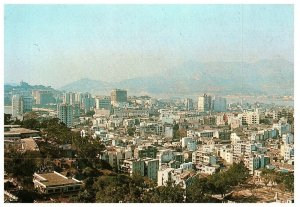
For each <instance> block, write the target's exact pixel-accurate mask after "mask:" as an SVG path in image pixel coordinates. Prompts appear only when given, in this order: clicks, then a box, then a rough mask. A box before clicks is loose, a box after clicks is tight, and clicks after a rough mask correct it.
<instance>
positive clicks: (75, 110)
mask: <svg viewBox="0 0 300 207" xmlns="http://www.w3.org/2000/svg"><path fill="white" fill-rule="evenodd" d="M73 115H74V117H80V105H79V103H75V104H74V105H73Z"/></svg>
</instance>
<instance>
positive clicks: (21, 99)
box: [12, 95, 32, 118]
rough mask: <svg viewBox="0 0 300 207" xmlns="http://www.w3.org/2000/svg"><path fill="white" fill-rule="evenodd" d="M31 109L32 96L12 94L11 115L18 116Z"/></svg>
mask: <svg viewBox="0 0 300 207" xmlns="http://www.w3.org/2000/svg"><path fill="white" fill-rule="evenodd" d="M30 111H32V97H31V96H22V95H13V97H12V117H17V118H20V116H22V115H23V114H24V113H26V112H30Z"/></svg>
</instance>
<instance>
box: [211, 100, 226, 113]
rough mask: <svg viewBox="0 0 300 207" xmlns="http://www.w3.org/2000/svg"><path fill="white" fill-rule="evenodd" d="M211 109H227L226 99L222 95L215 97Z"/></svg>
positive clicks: (223, 110) (222, 110)
mask: <svg viewBox="0 0 300 207" xmlns="http://www.w3.org/2000/svg"><path fill="white" fill-rule="evenodd" d="M213 110H214V111H216V112H225V111H227V103H226V99H225V98H222V97H216V98H215V99H214V101H213Z"/></svg>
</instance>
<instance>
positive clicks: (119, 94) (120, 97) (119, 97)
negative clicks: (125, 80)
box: [111, 89, 127, 103]
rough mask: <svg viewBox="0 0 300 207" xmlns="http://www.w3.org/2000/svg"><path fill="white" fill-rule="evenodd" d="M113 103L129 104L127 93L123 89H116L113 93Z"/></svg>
mask: <svg viewBox="0 0 300 207" xmlns="http://www.w3.org/2000/svg"><path fill="white" fill-rule="evenodd" d="M111 101H112V102H115V103H116V102H127V91H126V90H122V89H114V90H112V92H111Z"/></svg>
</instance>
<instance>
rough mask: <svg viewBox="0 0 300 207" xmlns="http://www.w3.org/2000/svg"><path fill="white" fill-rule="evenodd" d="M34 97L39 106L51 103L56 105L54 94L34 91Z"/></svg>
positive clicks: (45, 91)
mask: <svg viewBox="0 0 300 207" xmlns="http://www.w3.org/2000/svg"><path fill="white" fill-rule="evenodd" d="M32 96H33V97H34V99H35V104H37V105H47V104H49V103H54V102H55V99H54V97H53V93H52V92H51V91H47V90H34V91H32Z"/></svg>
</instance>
